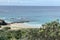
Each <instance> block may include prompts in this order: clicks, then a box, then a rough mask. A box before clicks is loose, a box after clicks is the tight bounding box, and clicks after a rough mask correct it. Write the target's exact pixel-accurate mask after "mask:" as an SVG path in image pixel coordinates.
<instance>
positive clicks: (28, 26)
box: [2, 23, 41, 30]
mask: <svg viewBox="0 0 60 40" xmlns="http://www.w3.org/2000/svg"><path fill="white" fill-rule="evenodd" d="M3 27H11V29H12V30H16V29H21V28H40V27H41V25H40V27H38V26H30V25H27V24H24V23H13V24H10V25H5V26H2V28H3Z"/></svg>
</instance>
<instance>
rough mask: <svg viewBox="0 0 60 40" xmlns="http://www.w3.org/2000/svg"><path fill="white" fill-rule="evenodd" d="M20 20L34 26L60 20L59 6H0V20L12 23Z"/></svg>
mask: <svg viewBox="0 0 60 40" xmlns="http://www.w3.org/2000/svg"><path fill="white" fill-rule="evenodd" d="M21 18H24V19H28V20H30V21H31V22H29V23H27V24H34V25H36V24H43V23H46V22H50V21H52V20H56V19H60V6H0V19H4V20H5V21H6V22H13V21H16V20H19V19H21Z"/></svg>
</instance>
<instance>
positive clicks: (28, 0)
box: [0, 0, 60, 6]
mask: <svg viewBox="0 0 60 40" xmlns="http://www.w3.org/2000/svg"><path fill="white" fill-rule="evenodd" d="M0 5H18V6H60V0H0Z"/></svg>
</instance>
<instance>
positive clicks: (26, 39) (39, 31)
mask: <svg viewBox="0 0 60 40" xmlns="http://www.w3.org/2000/svg"><path fill="white" fill-rule="evenodd" d="M3 29H7V30H3ZM3 29H2V30H0V40H60V23H59V21H52V22H49V23H45V24H43V25H42V28H28V29H27V28H26V29H24V28H23V29H20V30H8V29H10V28H3Z"/></svg>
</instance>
